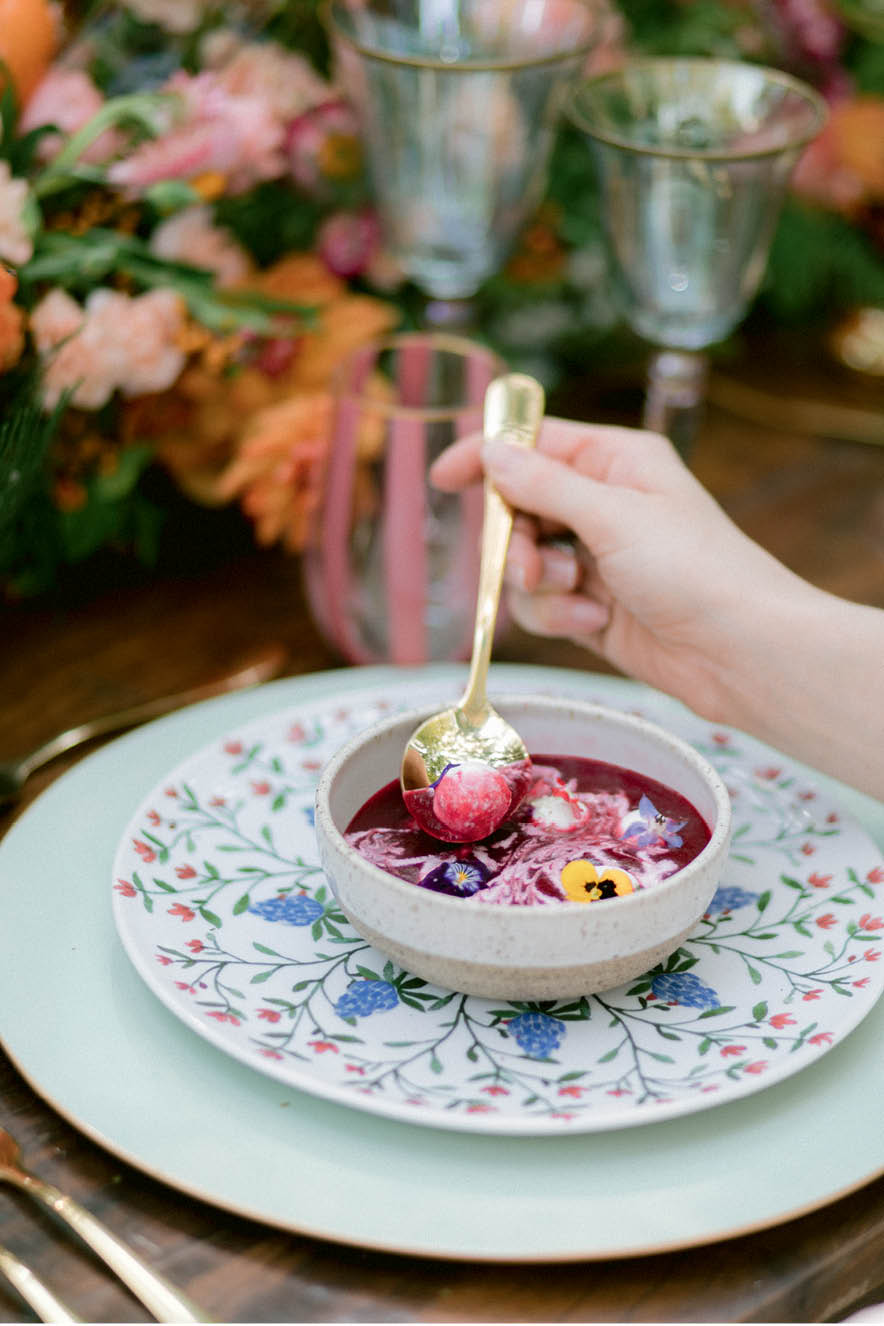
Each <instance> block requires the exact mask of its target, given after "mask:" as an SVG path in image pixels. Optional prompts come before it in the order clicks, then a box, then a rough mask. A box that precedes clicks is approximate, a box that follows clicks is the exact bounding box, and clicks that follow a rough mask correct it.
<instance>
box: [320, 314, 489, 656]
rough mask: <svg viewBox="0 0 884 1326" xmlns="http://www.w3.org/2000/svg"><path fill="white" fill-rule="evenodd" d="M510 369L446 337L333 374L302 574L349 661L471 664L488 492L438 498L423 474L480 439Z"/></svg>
mask: <svg viewBox="0 0 884 1326" xmlns="http://www.w3.org/2000/svg"><path fill="white" fill-rule="evenodd" d="M503 372H506V365H505V364H504V363H503V362H502V361H501V360H500V359H499V358H498V357H497V356H496V355H495V354H493V353H492V351H490V350H488V349H486V348H485V347H484V346H481V345H477V344H475V343H473V342H471V341H468V340H465V339H463V338H460V337H456V336H449V335H445V334H442V333H415V334H404V335H401V336H393V337H390V338H389V339H387V340H383V341H375V342H372V343H371V344H369V345H366V346H363V347H361V348H360V349H358V350H356V351H355V352H354V353H353V354H352V355H351V356H350V357H349V358H348V359H347V360H346V361H345V363H344V364H343V365H342V366H341V368H340V370H339V371H338V374H337V378H336V382H335V396H336V400H335V414H334V428H333V435H332V440H331V446H330V448H329V456H328V462H327V468H326V473H325V478H324V484H323V500H322V504H321V508H320V512H319V515H318V519H317V520H316V523H315V526H314V529H313V531H312V535H311V538H310V540H309V543H308V547H307V549H306V551H305V555H304V574H305V581H306V586H307V595H308V599H309V602H310V607H311V611H312V613H313V615H314V619H315V621H316V623H317V625H318V626H319V628H320V630H321V631H322V633H323V635H324V636H325V637H326V639H327V640H328V642H329V643H330V644H331V645H332V646H333V647H334V648H335V649H336V650H337V651H338V652H339V653H340V654H341V655H342V656H343V657H344V658H345V659H347V660H348V661H349V662H351V663H399V664H420V663H426V662H430V661H441V660H456V659H462V658H466V657H468V655H469V653H470V649H471V646H472V636H473V617H474V613H475V604H476V588H477V582H478V573H479V541H480V536H481V526H482V495H481V492H480V491H479V490H478V488H476V489H473V490H472V491H469V492H467V493H465V494H462V495H453V494H450V493H441V492H439V491H438V490H437V489H435V488H433V487H432V485H431V484H430V482H429V479H428V471H429V468H430V466H431V465H432V463H433V461H434V460H435V459H436V457H437V456H439V455H440V454H441V453H442V452H443V451H444V450H445V448H446V447H447V446H449V445H450V444H451V443H452V442H454V441H455V440H456V439H457V438H459V437H463V436H464V435H465V434H467V433H474V432H479V431H481V428H482V406H483V401H484V396H485V391H486V389H487V387H488V384H489V383H490V382H491V381H492V380H493V379H494V378H495V377H497V376H498V375H499V374H500V373H503Z"/></svg>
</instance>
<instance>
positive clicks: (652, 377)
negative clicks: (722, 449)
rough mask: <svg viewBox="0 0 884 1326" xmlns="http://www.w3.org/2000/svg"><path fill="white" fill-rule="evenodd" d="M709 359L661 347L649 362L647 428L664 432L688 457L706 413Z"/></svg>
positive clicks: (694, 352) (696, 354)
mask: <svg viewBox="0 0 884 1326" xmlns="http://www.w3.org/2000/svg"><path fill="white" fill-rule="evenodd" d="M707 367H708V365H707V360H706V356H705V355H704V354H700V353H697V352H696V351H691V350H658V351H657V352H656V353H655V354H654V355H653V357H652V359H651V362H650V364H649V366H648V387H647V395H646V397H645V410H644V418H643V420H642V422H643V424H644V426H645V428H650V429H653V431H654V432H655V433H663V434H664V435H665V436H666V437H668V438H669V440H670V441H671V442H672V444H673V445H674V446H675V448H676V450H677V451H678V454H679V455H680V456H681V458H682V460H684V461H689V460H690V457H691V452H692V451H693V447H694V442H695V441H696V438H697V434H698V432H699V429H700V422H701V420H702V417H703V400H704V394H705V389H706V372H707Z"/></svg>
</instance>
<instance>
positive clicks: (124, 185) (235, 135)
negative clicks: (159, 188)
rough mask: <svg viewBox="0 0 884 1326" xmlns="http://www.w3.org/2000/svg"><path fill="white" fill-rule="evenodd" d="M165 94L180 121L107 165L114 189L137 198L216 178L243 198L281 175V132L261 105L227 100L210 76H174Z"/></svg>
mask: <svg viewBox="0 0 884 1326" xmlns="http://www.w3.org/2000/svg"><path fill="white" fill-rule="evenodd" d="M168 90H169V91H173V92H177V93H179V95H180V96H181V98H182V102H183V108H184V114H183V118H182V120H181V121H180V122H179V123H178V124H177V125H173V127H172V128H171V129H169V130H168V131H167V132H166V133H164V134H162V135H161V136H160V137H159V138H156V139H153V140H151V141H150V142H146V143H143V144H141V146H139V147H136V148H135V149H134V150H133V151H132V152H131V153H129V154H128V155H127V156H126V157H125V158H124V159H123V160H122V161H116V162H114V163H113V165H111V167H110V168H109V170H108V179H109V180H110V182H111V183H112V184H114V185H116V187H117V188H120V189H123V190H124V191H125V192H126V193H127V194H129V195H130V196H133V197H138V196H139V194H141V193H142V192H143V191H144V190H145V189H147V188H149V187H150V185H152V184H156V183H158V182H159V181H161V180H192V179H198V178H199V176H201V175H208V174H215V175H220V176H222V177H223V179H224V181H225V183H226V186H227V190H228V191H229V192H230V193H244V192H245V191H246V190H247V189H250V188H252V186H253V185H255V184H258V183H260V181H261V180H269V179H275V178H276V177H278V176H279V175H281V174H283V172H284V169H285V158H284V155H283V151H282V148H283V136H284V135H283V127H282V125H281V123H280V122H279V120H278V119H277V118H276V117H275V116H274V114H273V112H272V110H271V109H270V107H269V105H268V104H267V102H266V101H265V100H263V99H262V98H260V97H258V96H234V95H232V94H231V93H230V92H229V91H227V89H226V88H225V87H224V86H223V85H222V83H221V82H220V81H219V78H218V75H217V74H215V73H214V72H211V71H210V72H207V73H202V74H195V75H191V74H185V73H177V74H175V75H173V77H172V78H171V79H170V80H169V83H168Z"/></svg>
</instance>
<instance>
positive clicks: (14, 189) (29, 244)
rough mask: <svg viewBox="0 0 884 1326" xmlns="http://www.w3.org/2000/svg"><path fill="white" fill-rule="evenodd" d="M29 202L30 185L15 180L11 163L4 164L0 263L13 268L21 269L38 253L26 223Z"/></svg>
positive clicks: (0, 179) (1, 169) (0, 194)
mask: <svg viewBox="0 0 884 1326" xmlns="http://www.w3.org/2000/svg"><path fill="white" fill-rule="evenodd" d="M27 201H28V185H27V181H26V180H20V179H15V178H14V177H13V174H12V171H11V170H10V169H9V162H8V161H0V259H2V260H3V261H4V262H7V263H9V265H10V267H21V266H22V264H23V263H26V262H27V261H28V260H29V258H30V257H31V255H32V254H33V252H34V243H33V240H32V239H31V235H30V232H29V230H28V227H27V225H26V223H25V204H26V203H27Z"/></svg>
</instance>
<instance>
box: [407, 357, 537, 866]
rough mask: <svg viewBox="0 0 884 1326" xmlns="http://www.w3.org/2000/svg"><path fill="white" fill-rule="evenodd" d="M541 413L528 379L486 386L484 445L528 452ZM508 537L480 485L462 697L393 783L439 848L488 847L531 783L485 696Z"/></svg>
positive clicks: (415, 744) (511, 731) (518, 742)
mask: <svg viewBox="0 0 884 1326" xmlns="http://www.w3.org/2000/svg"><path fill="white" fill-rule="evenodd" d="M544 403H545V402H544V393H543V388H542V387H541V386H540V383H539V382H537V381H535V379H534V378H531V377H528V376H527V375H526V374H524V373H508V374H505V375H504V376H502V377H499V378H495V380H494V381H493V382H492V383H491V385H490V386H489V388H488V391H487V393H486V395H485V414H484V433H485V437H486V438H488V439H491V438H495V439H501V440H503V441H506V442H508V443H509V444H510V445H513V446H522V447H533V446H534V444H535V442H536V440H537V432H538V429H539V428H540V424H541V421H542V419H543V410H544ZM512 527H513V512H512V508H511V507H510V506H509V505H508V504H507V503H506V502H505V501H504V500H503V498H502V497H501V496H500V494H499V493H498V491H497V489H496V488H494V486H493V485H492V484H491V483H490V482H489V481H488V480H487V479H486V481H485V516H484V523H483V527H482V557H481V563H480V568H479V591H478V596H477V600H476V627H475V632H474V635H473V655H472V662H471V665H470V675H469V678H468V679H467V684H466V689H465V690H464V693H463V696H462V697H461V699H460V701H459V702H458V703H457V704H456V705H453V706H451V707H450V708H448V709H443V710H441V711H440V712H439V713H436V714H433V715H432V716H431V717H430V718H428V719H426V720H425V721H424V722H423V723H421V725H420V727H418V729H417V730H416V731H415V732H414V733H412V735H411V737H410V738H409V740H408V743H407V745H406V747H405V752H404V755H403V757H402V766H401V770H400V777H399V781H400V785H401V787H402V796H403V799H404V800H405V804H406V806H407V808H408V810H409V812H410V814H411V815H412V816H413V817H414V819H415V820H417V822H418V824H419V825H420V826H421V828H422V829H424V830H426V832H427V833H430V834H432V835H433V837H435V838H441V839H443V840H444V841H445V842H456V843H468V842H478V841H479V840H480V839H482V838H487V837H488V835H489V834H491V833H493V832H494V830H495V829H496V828H498V826H499V825H500V824H502V823H503V821H504V820H505V819H506V817H507V816H508V815H509V814H510V813H511V811H513V810H515V808H516V806H518V804H519V802H520V801H521V800H522V798H523V797H524V795H525V793H526V792H527V790H528V786H529V784H530V781H531V757H530V756H529V754H528V748H527V747H526V745H525V743H524V741H523V740H522V738H521V737H520V736H519V734H518V732H517V731H516V730H515V728H514V727H512V726H511V724H509V723H508V722H507V721H506V720H505V719H504V718H502V717H501V716H500V714H499V713H497V711H496V710H495V709H494V708H493V706H492V705H491V704H489V702H488V697H487V694H486V685H487V679H488V665H489V663H490V661H491V642H492V638H493V635H494V624H495V622H496V620H497V608H498V604H499V602H500V589H501V585H502V583H503V571H504V566H505V564H506V554H507V548H508V547H509V541H510V534H511V532H512Z"/></svg>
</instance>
